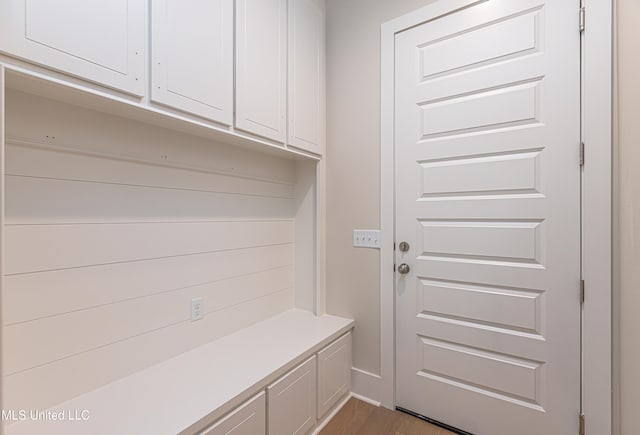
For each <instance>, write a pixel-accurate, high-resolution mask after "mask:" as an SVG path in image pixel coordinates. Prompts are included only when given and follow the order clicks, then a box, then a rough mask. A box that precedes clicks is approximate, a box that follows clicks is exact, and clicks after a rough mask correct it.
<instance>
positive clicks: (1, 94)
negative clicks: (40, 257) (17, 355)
mask: <svg viewBox="0 0 640 435" xmlns="http://www.w3.org/2000/svg"><path fill="white" fill-rule="evenodd" d="M4 73H5V69H4V66H3V65H2V63H0V324H4V323H3V322H2V309H3V308H4V307H3V306H2V295H4V261H3V259H4V201H5V195H4V153H5V104H4V103H5V100H4V98H5V88H4V85H5V83H4V82H5V74H4ZM3 331H4V328H2V329H0V372H1V371H2V360H3V359H4V358H3V355H2V354H3V349H4V336H3ZM0 409H4V388H2V385H1V383H0ZM4 426H5V422H4V419H2V420H1V421H0V435H2V434H4V433H5V430H4Z"/></svg>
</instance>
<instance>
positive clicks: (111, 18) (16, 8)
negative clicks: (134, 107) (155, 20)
mask: <svg viewBox="0 0 640 435" xmlns="http://www.w3.org/2000/svg"><path fill="white" fill-rule="evenodd" d="M145 34H146V0H109V1H104V0H56V1H52V0H2V1H1V2H0V50H1V51H3V52H6V53H8V54H10V55H13V56H16V57H19V58H22V59H25V60H27V61H31V62H34V63H38V64H42V65H45V66H47V67H50V68H52V69H56V70H59V71H62V72H65V73H69V74H72V75H75V76H78V77H81V78H84V79H88V80H91V81H94V82H96V83H99V84H102V85H105V86H109V87H112V88H115V89H119V90H122V91H125V92H128V93H131V94H134V95H138V96H141V95H143V94H144V86H145V85H144V77H145V74H144V71H145V67H144V65H145Z"/></svg>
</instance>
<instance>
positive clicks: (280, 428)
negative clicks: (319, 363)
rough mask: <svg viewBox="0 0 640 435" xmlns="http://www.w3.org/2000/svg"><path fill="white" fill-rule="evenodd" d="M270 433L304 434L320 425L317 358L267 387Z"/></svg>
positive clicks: (283, 434) (309, 360)
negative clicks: (317, 423)
mask: <svg viewBox="0 0 640 435" xmlns="http://www.w3.org/2000/svg"><path fill="white" fill-rule="evenodd" d="M267 393H268V395H269V433H270V434H274V435H293V434H296V435H303V434H306V433H308V432H309V431H310V430H311V429H313V428H314V427H315V424H316V412H315V409H316V357H315V356H313V357H311V358H310V359H308V360H307V361H305V362H304V363H302V364H301V365H299V366H298V367H297V368H295V369H293V370H292V371H291V372H289V373H288V374H286V375H285V376H284V377H282V378H280V380H278V381H277V382H276V383H274V384H273V385H271V386H269V387H268V388H267Z"/></svg>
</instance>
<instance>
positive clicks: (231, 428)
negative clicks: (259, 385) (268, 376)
mask: <svg viewBox="0 0 640 435" xmlns="http://www.w3.org/2000/svg"><path fill="white" fill-rule="evenodd" d="M266 405H267V404H266V401H265V394H264V391H263V392H261V393H260V394H258V395H256V396H255V397H253V398H252V399H250V400H249V401H247V402H246V403H245V404H244V405H241V406H240V407H239V408H236V409H235V410H234V411H232V412H231V414H229V415H227V416H226V417H224V418H223V419H222V420H218V421H217V422H216V423H214V424H213V425H212V426H209V427H208V428H207V429H205V430H203V431H202V432H200V433H199V435H265V434H266V433H267V431H266V425H265V421H266Z"/></svg>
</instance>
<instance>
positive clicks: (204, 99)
mask: <svg viewBox="0 0 640 435" xmlns="http://www.w3.org/2000/svg"><path fill="white" fill-rule="evenodd" d="M151 7H152V11H151V17H152V26H151V28H152V32H153V33H152V87H151V97H152V99H153V101H155V102H158V103H161V104H164V105H167V106H170V107H174V108H176V109H179V110H183V111H185V112H189V113H193V114H195V115H198V116H201V117H203V118H208V119H211V120H214V121H217V122H220V123H222V124H226V125H231V123H232V122H233V121H232V120H233V0H154V1H153V2H152V5H151Z"/></svg>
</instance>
